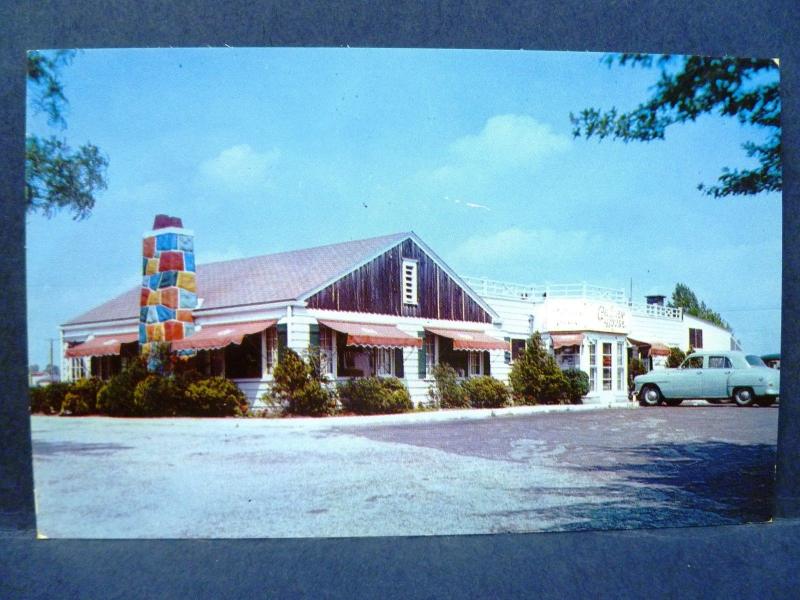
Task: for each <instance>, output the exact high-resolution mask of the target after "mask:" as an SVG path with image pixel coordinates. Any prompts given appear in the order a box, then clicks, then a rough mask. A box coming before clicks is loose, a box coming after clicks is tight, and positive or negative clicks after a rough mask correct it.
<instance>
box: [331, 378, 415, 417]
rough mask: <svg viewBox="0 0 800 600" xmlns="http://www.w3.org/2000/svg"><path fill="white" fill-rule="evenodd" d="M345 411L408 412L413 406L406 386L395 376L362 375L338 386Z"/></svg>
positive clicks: (373, 413) (363, 413) (364, 412)
mask: <svg viewBox="0 0 800 600" xmlns="http://www.w3.org/2000/svg"><path fill="white" fill-rule="evenodd" d="M337 388H338V392H339V399H340V400H341V402H342V406H343V407H344V409H345V410H346V411H349V412H354V413H356V414H358V415H378V414H390V413H401V412H408V411H409V410H411V409H412V408H414V405H413V403H412V402H411V396H410V395H409V394H408V390H407V389H406V386H405V385H403V382H402V381H400V380H399V379H398V378H397V377H363V378H358V379H351V380H349V381H346V382H344V383H340V384H339V385H338V386H337Z"/></svg>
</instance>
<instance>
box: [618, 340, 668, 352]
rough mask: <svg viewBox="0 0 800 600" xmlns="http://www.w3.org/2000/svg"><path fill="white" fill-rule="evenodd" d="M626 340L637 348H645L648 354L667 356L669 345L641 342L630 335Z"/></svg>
mask: <svg viewBox="0 0 800 600" xmlns="http://www.w3.org/2000/svg"><path fill="white" fill-rule="evenodd" d="M628 341H629V342H630V343H631V344H633V345H634V346H636V347H638V348H647V349H648V353H649V354H650V356H669V350H670V348H669V346H667V345H666V344H662V343H661V342H643V341H641V340H635V339H633V338H630V337H629V338H628Z"/></svg>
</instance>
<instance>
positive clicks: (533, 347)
mask: <svg viewBox="0 0 800 600" xmlns="http://www.w3.org/2000/svg"><path fill="white" fill-rule="evenodd" d="M509 380H510V381H511V389H512V391H513V394H514V401H515V402H516V403H517V404H561V403H562V402H565V401H566V398H565V396H566V394H565V392H566V389H567V381H566V378H565V377H564V374H563V372H562V371H561V368H560V367H559V366H558V364H557V363H556V361H555V359H554V358H553V357H552V356H550V355H549V354H548V353H547V350H545V347H544V344H543V343H542V336H541V335H540V334H539V332H538V331H537V332H535V333H534V334H533V335H532V336H531V339H530V341H529V343H528V344H527V345H526V347H525V352H523V353H522V354H521V355H520V356H519V357H518V358H517V360H515V361H514V365H513V366H512V367H511V374H510V375H509Z"/></svg>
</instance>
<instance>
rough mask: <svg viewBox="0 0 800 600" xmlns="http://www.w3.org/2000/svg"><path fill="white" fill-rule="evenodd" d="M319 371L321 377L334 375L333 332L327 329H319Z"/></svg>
mask: <svg viewBox="0 0 800 600" xmlns="http://www.w3.org/2000/svg"><path fill="white" fill-rule="evenodd" d="M319 352H320V356H319V370H320V372H321V373H320V374H321V375H332V374H333V332H332V331H331V330H330V329H328V328H327V327H324V326H323V327H320V328H319Z"/></svg>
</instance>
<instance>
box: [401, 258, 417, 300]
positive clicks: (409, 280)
mask: <svg viewBox="0 0 800 600" xmlns="http://www.w3.org/2000/svg"><path fill="white" fill-rule="evenodd" d="M403 304H417V261H416V260H413V259H410V258H404V259H403Z"/></svg>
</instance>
